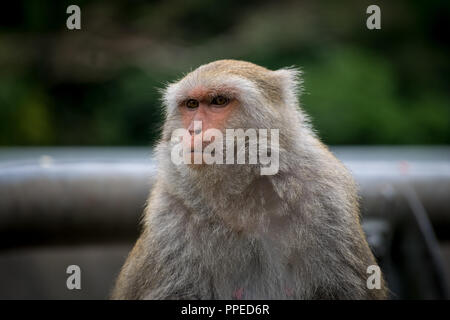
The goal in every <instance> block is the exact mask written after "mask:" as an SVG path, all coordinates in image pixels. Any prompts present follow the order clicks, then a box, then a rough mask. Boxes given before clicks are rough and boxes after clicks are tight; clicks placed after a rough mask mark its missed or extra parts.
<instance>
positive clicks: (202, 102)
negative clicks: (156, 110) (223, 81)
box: [178, 86, 240, 152]
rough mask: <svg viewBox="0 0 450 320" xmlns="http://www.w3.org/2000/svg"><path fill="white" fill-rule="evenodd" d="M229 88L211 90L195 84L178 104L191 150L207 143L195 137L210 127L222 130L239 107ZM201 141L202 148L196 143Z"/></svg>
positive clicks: (201, 134) (207, 142)
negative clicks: (188, 136)
mask: <svg viewBox="0 0 450 320" xmlns="http://www.w3.org/2000/svg"><path fill="white" fill-rule="evenodd" d="M231 93H232V91H231V90H226V89H223V90H220V91H217V90H211V89H209V88H207V87H203V86H196V87H194V88H192V89H191V90H190V91H189V92H188V96H187V97H186V99H185V100H184V101H182V102H181V103H180V104H179V105H178V112H179V114H180V116H181V123H182V127H183V128H184V129H186V130H187V131H188V132H189V134H190V141H186V142H187V143H189V144H190V148H191V152H195V151H196V150H200V149H203V148H204V147H206V146H207V145H208V144H209V143H211V142H213V141H214V137H212V139H211V140H209V141H206V140H204V139H202V138H201V139H195V137H196V136H201V137H202V136H203V134H204V133H205V132H206V131H207V130H210V129H216V130H219V131H220V132H223V131H224V129H225V128H226V127H227V123H228V122H229V121H228V120H229V119H230V118H231V115H232V113H234V112H236V109H237V108H239V104H240V103H239V101H238V100H237V99H236V98H235V97H234V96H233V95H232V94H231ZM199 143H201V147H202V148H198V146H196V144H199Z"/></svg>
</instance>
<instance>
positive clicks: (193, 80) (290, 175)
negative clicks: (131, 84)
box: [112, 60, 386, 299]
mask: <svg viewBox="0 0 450 320" xmlns="http://www.w3.org/2000/svg"><path fill="white" fill-rule="evenodd" d="M299 85H300V83H299V72H298V71H296V70H295V69H281V70H277V71H271V70H268V69H266V68H263V67H260V66H257V65H254V64H252V63H249V62H244V61H234V60H221V61H216V62H213V63H210V64H207V65H204V66H201V67H199V68H198V69H196V70H194V71H193V72H191V73H189V74H188V75H186V76H185V77H184V78H182V79H181V80H180V81H178V82H176V83H174V84H171V85H170V86H169V87H168V88H167V89H166V91H165V93H164V104H165V107H166V122H165V125H164V132H163V136H162V139H161V141H160V143H159V144H158V146H157V148H156V156H157V158H158V161H159V168H158V177H157V183H156V185H155V187H154V188H153V190H152V192H151V195H150V198H149V201H148V206H147V208H146V210H145V216H144V220H143V224H144V225H143V228H144V230H143V232H142V234H141V237H140V238H139V240H138V241H137V243H136V246H135V248H134V249H133V251H132V252H131V253H130V255H129V257H128V259H127V261H126V263H125V265H124V267H123V268H122V271H121V273H120V276H119V278H118V280H117V284H116V287H115V289H114V292H113V295H112V297H113V298H114V299H231V298H233V297H239V298H243V299H382V298H386V286H385V283H384V282H383V281H382V289H380V290H376V289H373V290H369V289H367V287H366V280H367V278H368V276H369V275H368V274H367V273H366V270H367V267H368V266H369V265H375V264H376V262H375V259H374V257H373V255H372V253H371V251H370V249H369V247H368V244H367V242H366V239H365V236H364V233H363V231H362V229H361V226H360V220H359V208H358V197H357V189H356V186H355V183H354V181H353V179H352V177H351V175H350V173H349V172H348V171H347V169H346V168H345V167H344V166H343V165H342V164H341V162H340V161H338V160H337V159H336V158H335V157H334V156H333V155H332V154H331V152H330V151H329V150H328V149H327V148H326V147H325V146H324V145H323V144H322V143H321V142H320V141H319V140H318V138H317V137H316V136H315V134H314V133H313V131H312V129H311V128H310V125H309V123H308V120H307V118H306V116H305V115H304V113H303V112H302V111H301V109H300V107H299V103H298V98H297V93H298V90H299ZM197 86H204V87H207V88H210V89H211V90H214V92H218V93H221V94H224V95H228V96H230V95H231V96H232V97H233V98H234V99H237V101H239V107H238V108H237V109H236V111H233V113H232V114H231V116H230V118H229V119H228V121H227V123H226V128H278V129H280V142H279V149H280V151H279V158H280V160H279V161H280V166H279V171H278V173H277V174H275V175H273V176H261V175H259V170H258V169H259V165H249V164H244V165H207V166H201V167H199V168H193V167H192V166H187V165H179V166H176V165H174V164H173V163H172V162H171V160H170V136H171V132H172V131H173V130H174V129H176V128H180V127H181V119H180V114H179V111H178V109H177V108H178V105H179V103H180V101H183V99H186V98H187V96H186V95H187V92H189V90H190V89H192V88H195V87H197ZM236 292H239V295H236Z"/></svg>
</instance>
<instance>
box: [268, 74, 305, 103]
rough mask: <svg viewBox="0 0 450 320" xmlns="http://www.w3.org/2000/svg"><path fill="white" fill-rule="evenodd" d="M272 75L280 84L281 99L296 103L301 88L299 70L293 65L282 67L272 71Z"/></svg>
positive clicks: (301, 81) (301, 82)
mask: <svg viewBox="0 0 450 320" xmlns="http://www.w3.org/2000/svg"><path fill="white" fill-rule="evenodd" d="M274 75H275V77H276V78H277V80H278V82H279V84H280V88H281V92H282V95H283V100H284V101H285V102H286V103H287V104H290V103H298V96H299V95H300V94H301V93H302V90H303V87H302V84H303V80H302V77H301V76H302V72H301V70H300V69H298V68H295V67H289V68H283V69H279V70H276V71H274Z"/></svg>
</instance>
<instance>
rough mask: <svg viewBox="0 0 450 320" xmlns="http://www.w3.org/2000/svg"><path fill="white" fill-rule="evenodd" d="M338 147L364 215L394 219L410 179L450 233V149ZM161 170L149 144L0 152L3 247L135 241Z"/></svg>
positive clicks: (435, 222)
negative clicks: (399, 191)
mask: <svg viewBox="0 0 450 320" xmlns="http://www.w3.org/2000/svg"><path fill="white" fill-rule="evenodd" d="M402 150H403V152H402ZM332 151H333V152H335V154H336V155H337V156H338V157H339V158H340V159H341V160H343V162H344V163H345V164H346V165H347V167H348V168H349V169H350V170H351V171H352V172H353V174H354V176H355V178H356V180H357V182H358V183H359V185H360V193H361V197H362V200H361V202H362V212H363V215H369V216H380V217H384V218H387V219H394V218H395V215H396V212H393V211H391V210H386V206H385V204H386V199H389V197H390V196H392V197H396V195H395V193H393V192H392V190H394V189H396V187H398V186H401V185H405V184H406V185H408V186H410V187H411V188H413V189H414V190H415V192H416V193H417V195H418V197H419V198H420V201H421V202H422V204H423V206H424V208H425V210H426V211H427V212H428V213H429V214H430V218H431V221H432V223H433V225H435V226H436V225H438V226H439V227H440V228H443V229H442V230H444V231H442V232H440V233H439V232H438V235H439V234H442V235H450V148H449V147H439V148H415V149H414V148H403V149H402V148H397V147H390V148H389V147H388V148H367V147H341V148H339V147H336V148H333V149H332ZM155 171H156V164H155V162H154V160H153V159H152V158H151V154H150V151H149V149H148V148H48V149H44V148H23V149H17V148H3V149H0V243H1V246H3V247H12V246H17V245H27V244H31V245H34V244H42V243H64V242H67V243H76V242H82V241H98V242H100V241H108V242H110V241H123V240H124V239H127V240H129V239H132V238H133V237H136V235H137V233H138V228H139V226H138V221H139V217H140V216H141V214H142V211H143V208H144V206H145V200H146V197H147V195H148V192H149V190H150V188H151V186H152V184H153V181H154V174H155ZM390 193H392V194H391V195H390Z"/></svg>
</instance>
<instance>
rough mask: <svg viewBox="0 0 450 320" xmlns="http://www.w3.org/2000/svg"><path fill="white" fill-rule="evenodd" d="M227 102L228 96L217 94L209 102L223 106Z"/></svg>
mask: <svg viewBox="0 0 450 320" xmlns="http://www.w3.org/2000/svg"><path fill="white" fill-rule="evenodd" d="M227 103H228V98H225V97H224V96H217V97H214V98H213V99H212V100H211V104H213V105H216V106H224V105H226V104H227Z"/></svg>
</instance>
